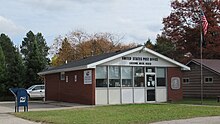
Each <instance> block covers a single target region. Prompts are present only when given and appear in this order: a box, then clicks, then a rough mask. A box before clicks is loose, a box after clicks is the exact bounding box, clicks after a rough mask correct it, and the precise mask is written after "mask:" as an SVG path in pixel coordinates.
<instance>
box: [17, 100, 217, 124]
mask: <svg viewBox="0 0 220 124" xmlns="http://www.w3.org/2000/svg"><path fill="white" fill-rule="evenodd" d="M15 115H16V116H18V117H22V118H25V119H29V120H32V121H37V122H46V123H55V124H74V123H76V124H79V123H89V124H90V123H93V124H97V123H98V124H103V123H104V124H106V123H107V124H108V123H109V124H112V123H120V124H127V123H144V124H146V123H150V122H156V121H163V120H174V119H183V118H192V117H199V116H200V117H201V116H216V115H220V107H213V106H212V107H209V106H189V105H178V104H133V105H113V106H99V107H92V108H80V109H69V110H54V111H41V112H39V111H38V112H23V113H15Z"/></svg>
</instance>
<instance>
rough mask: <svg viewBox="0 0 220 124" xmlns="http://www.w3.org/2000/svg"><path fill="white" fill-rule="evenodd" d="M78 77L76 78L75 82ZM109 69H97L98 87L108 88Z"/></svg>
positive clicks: (102, 67)
mask: <svg viewBox="0 0 220 124" xmlns="http://www.w3.org/2000/svg"><path fill="white" fill-rule="evenodd" d="M76 80H77V77H76V78H75V82H76ZM107 84H108V82H107V67H106V66H98V67H96V87H107V86H108V85H107Z"/></svg>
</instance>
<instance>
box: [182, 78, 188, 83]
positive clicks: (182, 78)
mask: <svg viewBox="0 0 220 124" xmlns="http://www.w3.org/2000/svg"><path fill="white" fill-rule="evenodd" d="M184 79H188V82H184ZM182 82H183V84H189V82H190V80H189V78H182Z"/></svg>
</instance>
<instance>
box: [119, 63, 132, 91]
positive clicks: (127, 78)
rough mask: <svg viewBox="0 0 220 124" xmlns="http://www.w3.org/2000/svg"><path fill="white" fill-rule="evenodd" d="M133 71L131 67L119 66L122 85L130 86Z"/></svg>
mask: <svg viewBox="0 0 220 124" xmlns="http://www.w3.org/2000/svg"><path fill="white" fill-rule="evenodd" d="M132 77H133V71H132V67H122V68H121V78H122V86H123V87H132Z"/></svg>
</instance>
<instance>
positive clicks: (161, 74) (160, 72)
mask: <svg viewBox="0 0 220 124" xmlns="http://www.w3.org/2000/svg"><path fill="white" fill-rule="evenodd" d="M157 86H166V71H165V68H157Z"/></svg>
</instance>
